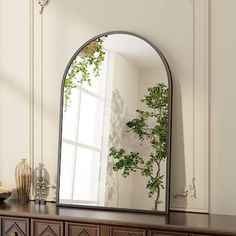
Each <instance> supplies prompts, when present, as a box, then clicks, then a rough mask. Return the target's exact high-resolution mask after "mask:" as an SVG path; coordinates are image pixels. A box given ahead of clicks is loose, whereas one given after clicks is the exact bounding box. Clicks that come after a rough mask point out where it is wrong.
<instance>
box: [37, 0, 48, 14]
mask: <svg viewBox="0 0 236 236" xmlns="http://www.w3.org/2000/svg"><path fill="white" fill-rule="evenodd" d="M48 3H49V0H38V4H39V6H40V11H39V14H42V13H43V9H44V7H45V6H46V5H48Z"/></svg>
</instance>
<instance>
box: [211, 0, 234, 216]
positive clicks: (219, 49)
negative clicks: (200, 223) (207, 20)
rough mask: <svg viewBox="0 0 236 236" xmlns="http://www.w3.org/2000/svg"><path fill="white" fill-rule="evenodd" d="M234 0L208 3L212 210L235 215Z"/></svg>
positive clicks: (219, 0) (215, 0) (218, 0)
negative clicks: (209, 18)
mask: <svg viewBox="0 0 236 236" xmlns="http://www.w3.org/2000/svg"><path fill="white" fill-rule="evenodd" d="M235 9H236V1H234V0H227V1H221V0H214V1H212V2H211V31H210V32H211V34H210V36H211V48H210V49H211V50H210V52H211V54H210V56H211V57H210V62H211V64H210V65H211V67H210V78H211V81H210V83H211V120H210V122H211V136H210V138H211V189H210V190H211V211H212V212H213V213H223V214H225V213H227V214H236V205H235V199H236V187H235V180H236V159H235V157H236V149H235V140H236V139H235V134H236V112H235V111H236V109H235V104H236V95H235V88H236V70H235V65H236V44H235V42H236V28H235V27H234V22H235V21H236V15H235Z"/></svg>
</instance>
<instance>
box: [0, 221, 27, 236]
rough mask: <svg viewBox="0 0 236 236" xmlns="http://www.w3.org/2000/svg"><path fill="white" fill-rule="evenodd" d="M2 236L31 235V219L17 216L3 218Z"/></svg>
mask: <svg viewBox="0 0 236 236" xmlns="http://www.w3.org/2000/svg"><path fill="white" fill-rule="evenodd" d="M0 235H1V236H29V220H28V219H24V218H15V217H2V218H1V233H0Z"/></svg>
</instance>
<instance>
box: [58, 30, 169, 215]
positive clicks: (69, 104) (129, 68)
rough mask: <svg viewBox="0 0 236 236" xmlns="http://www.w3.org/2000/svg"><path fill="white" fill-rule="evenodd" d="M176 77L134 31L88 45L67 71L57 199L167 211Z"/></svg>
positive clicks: (74, 203) (106, 36)
mask: <svg viewBox="0 0 236 236" xmlns="http://www.w3.org/2000/svg"><path fill="white" fill-rule="evenodd" d="M170 83H171V78H170V71H169V68H168V65H167V63H166V61H165V58H164V57H163V56H162V54H161V53H160V51H159V50H158V49H157V48H155V47H154V46H152V45H151V44H150V43H148V42H147V41H146V40H144V39H142V38H140V37H139V36H138V37H137V36H135V35H133V34H129V33H110V34H109V33H107V34H104V35H102V36H98V37H96V38H94V39H92V40H90V41H89V42H88V43H86V44H85V45H83V46H82V47H81V48H80V49H79V50H78V51H77V52H76V54H75V55H74V56H73V57H72V59H71V61H70V63H69V65H68V67H67V69H66V71H65V75H64V78H63V86H62V102H61V103H62V104H61V106H62V107H61V125H60V140H59V181H58V184H59V190H58V196H57V201H58V204H59V205H68V206H80V207H100V208H103V207H104V208H108V209H118V210H121V209H122V210H134V211H136V210H137V211H146V210H148V211H154V212H164V213H166V212H167V211H168V204H169V202H168V201H169V196H168V195H169V158H170V157H169V155H170V119H171V118H170V117H171V116H170V112H171V109H170V105H171V102H170V100H171V91H170V90H171V88H170V87H171V85H170Z"/></svg>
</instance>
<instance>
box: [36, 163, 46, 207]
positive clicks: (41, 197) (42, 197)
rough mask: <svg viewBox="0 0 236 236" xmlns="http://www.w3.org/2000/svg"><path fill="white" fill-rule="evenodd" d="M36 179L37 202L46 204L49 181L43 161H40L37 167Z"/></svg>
mask: <svg viewBox="0 0 236 236" xmlns="http://www.w3.org/2000/svg"><path fill="white" fill-rule="evenodd" d="M35 181H36V182H35V184H36V186H35V203H36V204H46V198H47V189H48V181H47V177H46V169H45V167H44V164H43V163H39V164H38V166H37V167H36V169H35Z"/></svg>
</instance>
